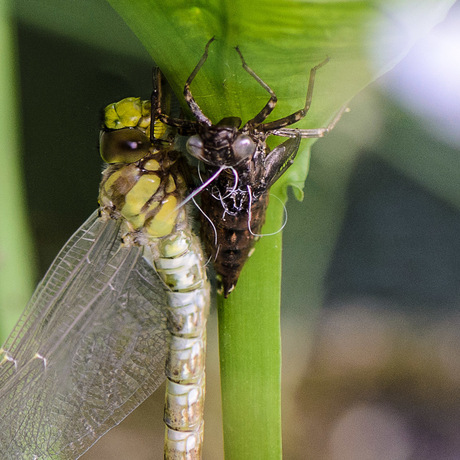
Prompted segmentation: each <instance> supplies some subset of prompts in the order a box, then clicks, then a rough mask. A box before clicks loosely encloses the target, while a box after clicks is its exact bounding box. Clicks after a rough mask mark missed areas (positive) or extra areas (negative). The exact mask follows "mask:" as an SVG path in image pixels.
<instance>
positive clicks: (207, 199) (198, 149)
mask: <svg viewBox="0 0 460 460" xmlns="http://www.w3.org/2000/svg"><path fill="white" fill-rule="evenodd" d="M213 41H214V37H213V38H211V39H210V40H209V41H208V43H207V44H206V46H205V51H204V54H203V55H202V57H201V59H200V60H199V62H198V64H197V65H196V66H195V68H194V69H193V71H192V73H191V74H190V76H189V77H188V79H187V81H186V83H185V87H184V97H185V101H186V102H187V104H188V106H189V108H190V110H191V112H192V114H193V115H194V117H195V120H187V119H181V118H174V117H171V116H169V115H168V114H166V113H163V112H162V108H161V98H157V100H156V101H157V103H158V107H157V108H156V116H157V117H158V118H159V119H160V120H161V121H162V122H163V123H165V124H167V125H169V126H173V127H175V128H178V129H179V132H180V133H181V134H184V135H189V136H190V137H189V138H188V140H187V143H186V148H187V150H188V152H189V153H190V154H191V155H192V156H193V157H195V158H197V159H198V160H199V161H200V162H202V164H203V165H204V167H205V177H206V180H205V181H204V182H203V185H202V186H201V187H200V188H199V189H197V191H198V190H199V191H201V210H202V216H201V237H202V239H203V241H204V243H205V245H206V248H207V252H208V253H209V254H211V256H212V259H213V261H214V267H215V270H216V273H217V275H218V277H219V278H220V282H221V288H220V289H221V291H222V293H223V295H224V296H225V297H228V295H229V294H230V293H231V292H232V290H233V289H234V288H235V286H236V283H237V281H238V278H239V276H240V273H241V270H242V268H243V266H244V264H245V262H246V260H247V259H248V257H249V256H250V255H251V254H252V252H253V249H254V244H255V241H256V240H257V239H258V238H259V237H260V236H261V234H260V232H261V229H262V226H263V224H264V222H265V214H266V210H267V206H268V201H269V191H270V188H271V186H272V185H273V184H274V183H275V182H276V181H277V180H278V179H279V178H280V177H281V176H282V175H283V174H284V173H285V172H286V171H287V169H288V168H289V167H290V166H291V165H292V164H293V162H294V159H295V157H296V154H297V152H298V150H299V146H300V141H301V139H302V138H319V137H323V136H325V135H326V134H327V133H328V132H330V131H331V130H332V129H333V128H334V127H335V125H336V123H337V122H338V121H339V119H340V117H341V116H342V114H343V112H344V111H345V110H346V106H344V107H343V108H342V109H340V110H339V112H338V113H337V114H336V115H335V117H334V118H333V119H332V121H331V122H330V124H329V125H328V126H327V127H325V128H316V129H296V128H286V126H289V125H292V124H293V123H296V122H298V121H299V120H301V119H302V118H304V117H305V116H306V115H307V112H308V110H309V108H310V106H311V103H312V98H313V88H314V81H315V76H316V72H317V70H318V69H320V68H321V67H323V66H324V65H325V64H326V63H327V62H328V61H329V58H327V59H325V60H324V61H323V62H321V63H320V64H318V65H316V66H315V67H313V68H312V69H311V70H310V77H309V82H308V87H307V96H306V100H305V105H304V107H303V108H301V109H300V110H298V111H296V112H294V113H292V114H290V115H288V116H285V117H283V118H280V119H278V120H275V121H270V122H265V120H266V118H267V117H268V116H269V115H270V113H271V112H272V111H273V109H274V108H275V106H276V103H277V97H276V94H275V93H274V92H273V90H272V89H271V88H270V86H268V85H267V84H266V83H265V82H264V81H263V80H262V79H261V78H260V77H259V76H258V75H257V74H256V73H255V72H254V71H253V70H252V69H251V68H250V67H249V66H248V65H247V63H246V61H245V59H244V57H243V55H242V53H241V51H240V49H239V48H238V47H236V51H237V53H238V55H239V57H240V59H241V62H242V66H243V69H244V70H245V71H246V72H247V73H249V75H251V77H253V78H254V80H256V82H257V83H258V84H259V85H260V86H261V87H262V88H263V89H264V90H266V91H267V92H268V93H269V94H270V98H269V100H268V102H267V103H266V104H265V106H264V107H263V108H262V109H261V111H260V112H259V113H258V114H257V115H256V116H255V117H254V118H252V119H250V120H249V121H247V122H246V123H245V124H244V125H243V126H241V119H240V118H239V117H226V118H223V119H222V120H220V121H219V122H218V123H217V124H213V123H212V121H211V120H210V119H209V118H208V117H207V116H206V115H205V114H204V113H203V111H202V110H201V108H200V106H199V105H198V103H197V102H196V100H195V98H194V97H193V95H192V92H191V90H190V85H191V84H192V82H193V80H194V78H195V77H196V75H197V74H198V72H199V70H200V69H201V68H202V66H203V65H204V63H205V62H206V60H207V58H208V52H209V47H210V45H211V43H212V42H213ZM270 135H276V136H282V137H288V138H289V139H288V140H287V141H285V142H283V143H282V144H280V145H279V146H278V147H276V148H274V149H273V150H270V149H269V148H268V146H267V142H266V141H267V138H268V136H270Z"/></svg>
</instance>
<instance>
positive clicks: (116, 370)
mask: <svg viewBox="0 0 460 460" xmlns="http://www.w3.org/2000/svg"><path fill="white" fill-rule="evenodd" d="M120 241H121V235H120V224H119V223H118V222H115V221H112V220H110V221H108V222H104V221H103V220H102V219H100V218H98V214H97V212H94V213H93V214H92V215H91V217H90V218H89V219H88V220H87V221H86V222H85V223H84V224H83V225H82V226H81V227H80V229H78V231H77V232H76V233H75V234H74V235H73V236H72V237H71V238H70V240H69V241H68V242H67V244H66V245H65V247H64V248H63V249H62V250H61V252H60V253H59V255H58V256H57V258H56V259H55V261H54V262H53V264H52V266H51V268H50V269H49V270H48V272H47V274H46V275H45V277H44V279H43V280H42V282H41V283H40V285H39V286H38V288H37V290H36V291H35V293H34V295H33V297H32V299H31V300H30V302H29V304H28V305H27V307H26V309H25V311H24V313H23V314H22V316H21V318H20V320H19V322H18V324H17V325H16V327H15V329H14V330H13V332H12V334H11V335H10V337H9V338H8V339H7V341H6V343H5V345H4V346H3V350H2V351H3V356H2V355H0V359H1V358H3V361H2V362H1V364H0V458H2V459H3V460H9V459H58V458H59V459H76V458H78V457H79V456H80V455H82V454H83V453H84V452H85V451H86V450H87V449H88V448H89V447H90V446H91V445H92V444H93V443H94V442H96V441H97V440H98V439H99V438H100V437H101V436H102V435H103V434H104V433H105V432H106V431H108V430H109V429H110V428H112V427H113V426H115V425H117V424H118V423H119V422H120V421H121V420H122V419H123V418H125V417H126V416H127V415H128V414H129V413H130V412H131V411H132V410H134V409H135V408H136V407H137V406H138V405H139V404H140V403H141V402H143V401H144V400H145V399H146V398H147V397H148V396H149V395H151V394H152V393H153V392H154V391H155V389H156V388H157V387H158V386H159V385H160V384H161V382H162V381H163V380H164V360H165V348H166V324H165V305H166V294H165V290H164V289H165V288H164V285H163V283H162V281H161V280H160V278H159V277H158V275H157V274H156V272H155V270H154V269H152V268H151V267H150V266H149V265H148V264H147V262H146V261H145V260H144V258H143V257H142V248H138V247H131V248H126V247H121V245H120Z"/></svg>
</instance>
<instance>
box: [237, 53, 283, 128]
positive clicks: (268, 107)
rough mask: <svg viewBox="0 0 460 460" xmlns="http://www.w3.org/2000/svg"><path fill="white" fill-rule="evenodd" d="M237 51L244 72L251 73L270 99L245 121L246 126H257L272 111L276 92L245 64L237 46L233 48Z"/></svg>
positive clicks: (275, 101)
mask: <svg viewBox="0 0 460 460" xmlns="http://www.w3.org/2000/svg"><path fill="white" fill-rule="evenodd" d="M235 49H236V51H237V53H238V54H239V55H240V59H241V62H242V64H243V69H244V70H246V72H247V73H248V74H249V75H251V77H252V78H254V80H256V82H257V83H259V85H260V86H262V88H263V89H264V90H265V91H267V92H268V93H269V94H270V99H269V100H268V102H267V103H266V104H265V106H264V108H263V109H262V110H261V111H260V112H259V113H258V114H257V115H256V116H255V117H254V118H253V119H251V120H249V121H248V122H247V123H246V126H257V125H259V124H260V123H262V122H263V121H264V120H265V119H266V118H267V117H268V116H269V115H270V113H271V112H272V110H273V109H274V108H275V106H276V103H277V102H278V98H277V97H276V94H275V93H274V91H273V90H272V89H271V88H270V86H268V85H267V83H265V82H264V81H263V80H262V79H261V78H260V77H259V76H258V75H257V74H256V73H255V72H254V70H252V69H251V68H250V67H249V66H248V65H247V64H246V61H245V60H244V57H243V54H242V53H241V51H240V49H239V48H238V46H237V47H236V48H235Z"/></svg>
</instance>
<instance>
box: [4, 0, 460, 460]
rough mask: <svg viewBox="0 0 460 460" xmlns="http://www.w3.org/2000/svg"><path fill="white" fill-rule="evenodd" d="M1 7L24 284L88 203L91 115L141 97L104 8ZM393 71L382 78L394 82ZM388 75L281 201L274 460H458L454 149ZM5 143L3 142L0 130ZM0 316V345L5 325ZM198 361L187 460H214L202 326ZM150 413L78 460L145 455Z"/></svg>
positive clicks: (154, 420)
mask: <svg viewBox="0 0 460 460" xmlns="http://www.w3.org/2000/svg"><path fill="white" fill-rule="evenodd" d="M4 5H5V6H6V4H4ZM12 6H13V8H12V17H11V21H9V22H8V21H7V22H5V23H3V26H4V27H3V28H2V31H3V30H6V33H5V34H2V35H3V36H6V37H7V38H8V34H7V33H8V30H10V31H11V32H12V35H10V37H12V39H13V43H14V46H15V54H13V55H11V57H12V61H11V64H12V67H10V69H11V68H13V69H15V71H16V75H15V79H16V89H17V92H16V95H15V93H14V92H12V91H11V92H10V93H9V94H8V95H7V96H8V98H9V99H7V100H8V104H11V107H14V103H15V101H16V103H17V104H18V107H19V115H17V120H19V121H18V123H19V133H20V134H19V139H18V142H19V146H20V148H21V152H22V153H21V157H20V158H21V162H20V166H21V169H20V170H17V171H13V173H11V174H18V176H17V177H18V178H21V180H22V185H20V187H19V188H18V189H16V190H14V189H13V188H11V189H6V191H5V190H4V189H2V190H3V192H2V193H6V195H4V196H3V200H5V196H6V197H7V198H6V201H7V202H8V203H10V204H12V205H13V204H14V207H15V208H16V209H17V208H18V207H19V204H18V202H16V201H15V200H16V199H17V198H18V197H20V195H19V194H20V193H22V194H23V197H22V198H23V199H24V209H25V212H24V215H23V219H24V222H25V225H26V226H28V227H29V228H30V230H31V240H32V242H33V247H34V249H31V247H32V245H30V246H23V247H25V250H24V252H23V256H24V258H25V259H26V260H28V261H29V263H28V266H29V267H35V268H36V274H35V279H36V280H38V279H39V278H40V277H41V276H42V275H43V274H44V271H45V270H46V268H47V267H48V266H49V264H50V263H51V261H52V260H53V258H54V257H55V255H56V253H57V252H58V250H59V249H60V248H61V247H62V245H63V244H64V243H65V241H66V239H67V238H68V237H69V236H70V235H71V234H72V233H73V231H74V230H75V229H76V228H78V226H79V225H80V224H81V223H82V222H83V221H84V220H85V219H86V218H87V216H88V215H89V214H90V213H91V212H92V210H93V209H94V208H95V207H96V206H97V199H96V197H97V191H98V182H99V175H100V170H101V161H100V158H99V154H98V136H99V123H100V121H99V120H100V118H99V114H100V109H101V108H102V107H104V106H105V105H107V104H108V103H110V102H112V101H116V100H118V99H121V98H123V97H126V96H141V97H148V96H149V94H150V89H151V70H152V63H151V59H150V57H149V56H148V54H147V53H146V52H144V51H143V49H142V46H141V45H140V44H139V42H138V40H137V39H136V37H135V36H134V35H133V34H132V33H131V32H130V30H129V29H127V27H126V26H125V25H124V23H123V22H122V21H121V19H119V17H118V16H117V15H116V13H115V12H114V11H113V10H112V9H111V8H110V7H109V6H108V4H107V3H106V2H105V1H103V0H91V1H90V0H80V1H79V2H71V1H66V2H62V1H58V0H47V1H26V0H16V1H15V2H14V4H12ZM2 8H4V6H2ZM458 11H459V7H458V6H457V5H456V7H454V8H453V9H452V10H451V13H450V15H449V17H448V18H447V20H446V22H445V24H448V25H449V27H452V25H453V24H454V25H455V24H457V26H458V25H460V21H458V17H459V16H458V14H459V13H458ZM83 32H84V33H83ZM7 38H6V39H7ZM457 50H458V48H457ZM457 53H458V51H457ZM5 56H6V55H5ZM408 59H410V56H409V58H408ZM426 59H427V60H429V59H430V56H429V55H427V56H426ZM406 62H407V59H406ZM404 65H405V63H404V62H402V63H401V64H399V66H398V68H396V69H394V70H393V71H392V72H393V74H394V75H396V77H394V78H396V80H398V77H397V75H399V74H398V73H397V72H398V71H401V69H402V70H404ZM440 72H441V70H440ZM5 78H11V75H10V76H9V77H8V75H6V77H5ZM391 78H392V77H391V75H389V76H386V77H385V81H380V82H376V83H375V84H373V85H372V86H370V87H368V88H367V89H366V90H365V91H363V92H362V93H361V94H360V95H359V96H358V97H357V98H355V100H353V101H352V103H351V104H350V108H351V112H350V113H349V114H346V115H345V116H344V117H343V119H342V120H341V122H340V123H339V125H338V126H337V127H336V129H335V130H334V131H333V132H332V133H331V134H330V135H329V136H328V137H327V138H325V139H323V140H321V141H319V142H317V144H315V146H314V148H313V153H312V160H311V169H310V173H309V177H308V180H307V186H306V190H305V199H304V201H303V202H302V203H299V202H296V201H295V200H293V199H291V200H290V201H289V203H288V207H287V212H288V224H287V226H286V229H285V230H284V253H283V264H284V267H283V301H282V334H283V426H284V458H287V459H305V458H313V459H337V460H343V459H358V458H359V459H371V460H375V459H382V460H383V459H388V460H395V459H446V460H447V459H454V458H460V433H459V430H460V429H459V426H460V424H459V421H460V420H459V418H460V411H459V403H460V394H459V393H460V391H459V389H460V385H459V380H460V358H459V356H458V355H459V353H458V350H459V345H460V334H459V332H458V331H459V327H458V326H460V319H459V316H458V309H459V299H460V264H459V263H458V260H459V256H460V243H459V238H458V236H459V230H460V214H459V207H460V188H459V187H458V182H459V178H460V161H459V157H458V146H456V144H455V140H452V139H449V138H448V137H446V135H444V136H438V137H435V136H434V135H433V134H431V132H430V130H429V129H427V125H426V123H427V122H426V121H423V120H421V119H420V117H419V116H418V114H417V113H415V111H414V110H413V109H409V108H407V107H406V108H405V107H404V106H402V105H398V104H397V100H398V99H400V98H399V96H394V95H393V96H392V95H391V92H390V91H389V89H391V86H392V85H391V84H390V83H391V81H392V80H391ZM393 81H394V79H393ZM458 81H460V80H458ZM108 82H109V83H108ZM389 82H390V83H389ZM10 87H11V86H10ZM459 87H460V84H459V86H457V92H458V93H460V88H459ZM426 91H427V94H429V93H430V92H433V91H434V90H433V88H430V87H427V89H426ZM458 93H457V95H456V97H458V96H459V95H458ZM454 96H455V95H453V98H454ZM1 109H2V113H6V115H2V119H4V120H5V122H4V123H3V125H7V123H13V122H14V119H15V115H14V112H13V111H11V112H9V111H8V109H7V107H5V106H3V107H2V108H1ZM13 127H14V123H13ZM13 127H10V128H9V129H10V130H11V129H13ZM5 136H6V137H5ZM4 139H6V141H8V142H14V138H13V139H11V133H10V132H7V133H6V134H4ZM6 141H5V142H6ZM8 151H14V147H12V150H11V149H8V148H4V149H2V151H0V161H1V163H0V164H1V166H2V171H3V174H5V172H6V171H7V170H6V169H5V168H6V166H5V163H7V164H10V163H14V162H12V160H11V158H8ZM1 177H2V183H3V185H5V184H6V180H5V179H4V176H3V175H2V176H1ZM10 177H12V176H10ZM14 182H15V184H16V186H17V184H18V181H17V180H15V181H14ZM19 183H20V184H21V182H19ZM12 187H13V186H12ZM4 207H5V208H7V206H6V205H4ZM4 216H5V217H4V218H5V220H8V221H9V220H10V219H13V218H12V217H11V218H10V217H7V216H8V214H4ZM5 220H4V221H3V223H2V228H4V223H5ZM11 221H12V222H13V221H14V220H11ZM11 232H12V233H13V234H17V235H18V236H20V233H19V230H18V229H12V230H11ZM11 249H13V247H12V246H11ZM15 250H16V249H15ZM5 260H8V259H7V258H6V256H5V255H3V254H2V258H1V259H0V262H1V264H2V265H1V266H0V269H2V270H3V271H5V267H6V271H11V270H10V269H9V267H10V266H9V265H8V264H6V263H5ZM16 277H17V276H16ZM21 278H23V279H27V274H24V276H21ZM0 286H1V288H2V290H5V291H4V292H6V287H5V285H1V284H0ZM7 287H8V292H10V291H9V289H10V288H12V287H13V286H11V285H10V284H8V286H7ZM31 287H32V286H30V284H29V285H27V283H26V284H25V285H24V286H22V287H21V289H20V293H19V294H14V293H13V294H11V293H9V294H8V296H6V295H3V294H4V293H3V292H2V295H1V296H0V299H1V301H2V305H0V312H1V314H2V315H4V312H5V311H6V310H10V311H12V310H13V309H12V308H10V307H11V305H12V304H14V307H15V309H16V315H18V314H19V313H20V311H21V309H22V307H23V306H24V304H25V301H26V299H27V298H28V297H29V295H30V291H29V292H27V291H28V290H29V289H31ZM11 292H13V290H11ZM14 295H17V297H14ZM21 296H22V297H21ZM17 304H21V305H19V306H18V305H17ZM16 307H17V308H16ZM1 318H2V331H3V333H5V332H6V331H8V330H9V329H11V327H12V325H13V324H14V321H13V319H4V318H6V316H1ZM208 346H209V350H210V351H209V358H208V370H209V376H208V397H207V403H208V404H207V415H206V423H207V432H206V441H205V456H204V458H209V459H219V458H222V447H221V443H222V440H221V433H220V430H221V428H220V426H221V425H220V422H219V417H220V414H219V404H220V403H219V397H220V396H219V385H218V379H219V377H218V369H217V337H216V321H215V314H214V313H213V315H212V317H211V321H210V325H209V342H208ZM162 400H163V392H162V390H161V389H160V390H159V391H157V392H156V395H154V397H153V398H151V400H150V401H149V402H148V403H147V404H145V405H143V406H142V407H141V408H140V409H139V410H137V411H135V413H134V414H133V415H132V416H130V417H128V419H127V421H126V423H123V424H122V425H120V427H119V428H117V429H115V430H113V431H112V432H111V433H109V435H107V436H106V437H104V439H103V440H101V441H100V442H99V443H98V444H97V445H96V446H95V447H94V448H93V449H91V451H89V452H88V454H86V456H85V457H84V458H85V459H86V460H89V459H96V458H97V459H103V458H107V459H113V458H130V459H152V458H161V457H162V449H163V445H162V438H163V427H162V423H161V420H162ZM370 427H373V428H370ZM307 439H308V442H307V441H306V440H307ZM312 439H313V440H314V441H313V442H312V441H311V440H312ZM152 449H153V450H152ZM155 449H156V450H155Z"/></svg>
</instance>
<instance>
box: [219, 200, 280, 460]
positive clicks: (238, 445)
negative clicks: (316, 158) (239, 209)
mask: <svg viewBox="0 0 460 460" xmlns="http://www.w3.org/2000/svg"><path fill="white" fill-rule="evenodd" d="M272 201H273V204H272V205H271V207H270V209H269V213H268V215H267V224H266V225H265V226H264V229H263V230H262V233H271V232H273V231H275V232H276V230H277V229H279V228H280V226H281V225H282V218H283V207H282V206H281V203H279V202H277V201H275V200H273V199H272ZM281 245H282V234H281V232H279V233H277V234H276V235H272V236H266V237H263V238H261V240H260V241H259V242H258V243H257V246H256V251H255V252H254V254H253V256H252V257H251V258H250V260H249V261H248V263H247V264H246V266H245V267H244V269H243V270H244V276H243V277H242V278H241V279H240V281H239V283H238V285H237V287H236V288H235V290H234V292H232V293H231V294H230V296H229V298H228V299H224V298H223V297H221V296H220V297H219V299H218V317H219V354H220V365H221V385H222V409H223V424H224V448H225V458H226V459H227V460H229V459H231V460H243V459H249V458H250V459H261V460H262V459H263V460H279V459H280V458H281V457H282V455H281V453H282V450H281V335H280V295H281V286H280V280H281Z"/></svg>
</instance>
